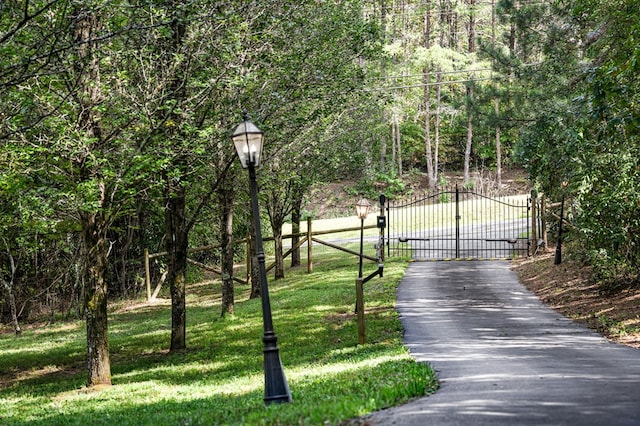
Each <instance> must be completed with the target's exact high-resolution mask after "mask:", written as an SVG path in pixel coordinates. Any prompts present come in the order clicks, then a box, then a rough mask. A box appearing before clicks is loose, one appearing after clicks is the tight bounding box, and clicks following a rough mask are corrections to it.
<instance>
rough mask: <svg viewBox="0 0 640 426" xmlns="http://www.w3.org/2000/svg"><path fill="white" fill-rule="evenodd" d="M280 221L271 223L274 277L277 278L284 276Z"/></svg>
mask: <svg viewBox="0 0 640 426" xmlns="http://www.w3.org/2000/svg"><path fill="white" fill-rule="evenodd" d="M282 225H283V223H282V221H277V222H276V223H272V226H271V230H272V231H273V243H274V250H275V256H276V267H275V275H274V278H275V279H276V280H279V279H281V278H284V257H283V256H282V254H283V253H282Z"/></svg>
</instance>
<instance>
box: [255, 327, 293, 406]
mask: <svg viewBox="0 0 640 426" xmlns="http://www.w3.org/2000/svg"><path fill="white" fill-rule="evenodd" d="M262 341H263V342H264V351H263V352H264V403H265V404H267V405H269V404H281V403H285V402H291V401H292V398H291V391H290V390H289V383H288V382H287V377H286V376H285V374H284V368H283V367H282V361H281V360H280V351H279V350H278V346H277V345H276V341H277V338H276V336H275V334H270V333H267V334H265V335H264V337H263V338H262Z"/></svg>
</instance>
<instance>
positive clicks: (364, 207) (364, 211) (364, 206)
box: [356, 198, 371, 278]
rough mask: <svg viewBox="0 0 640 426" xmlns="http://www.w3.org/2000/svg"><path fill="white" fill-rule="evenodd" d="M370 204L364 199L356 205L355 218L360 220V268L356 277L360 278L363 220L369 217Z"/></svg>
mask: <svg viewBox="0 0 640 426" xmlns="http://www.w3.org/2000/svg"><path fill="white" fill-rule="evenodd" d="M369 209H371V203H369V200H367V199H366V198H362V199H361V200H360V201H358V202H357V203H356V216H358V218H359V219H360V266H359V269H358V277H359V278H362V245H363V240H364V220H365V219H366V218H367V216H368V215H369Z"/></svg>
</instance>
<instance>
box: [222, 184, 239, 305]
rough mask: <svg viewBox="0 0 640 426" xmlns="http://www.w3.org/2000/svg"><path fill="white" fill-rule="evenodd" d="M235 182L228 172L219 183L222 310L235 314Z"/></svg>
mask: <svg viewBox="0 0 640 426" xmlns="http://www.w3.org/2000/svg"><path fill="white" fill-rule="evenodd" d="M233 195H234V191H233V182H231V179H230V176H229V175H228V174H227V175H226V176H224V178H223V181H221V182H220V184H219V185H218V202H219V204H220V237H221V240H220V243H221V246H222V312H221V316H225V315H226V314H230V315H233V313H234V309H235V300H234V294H233V292H234V285H233Z"/></svg>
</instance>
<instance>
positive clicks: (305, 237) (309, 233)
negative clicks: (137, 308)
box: [144, 219, 378, 300]
mask: <svg viewBox="0 0 640 426" xmlns="http://www.w3.org/2000/svg"><path fill="white" fill-rule="evenodd" d="M376 228H377V226H376V225H366V226H364V229H376ZM359 230H360V227H359V226H358V227H348V228H338V229H330V230H321V231H314V230H313V223H312V220H311V219H307V230H306V231H305V232H298V233H292V234H285V235H283V236H282V239H283V240H287V239H292V238H295V237H297V238H300V241H298V243H297V244H295V245H294V246H292V247H291V248H290V249H289V250H287V251H286V252H285V253H284V254H283V258H285V259H286V258H287V257H288V256H290V255H291V253H293V252H294V250H297V249H300V248H301V247H302V246H303V245H304V244H305V243H306V244H307V273H309V274H310V273H311V272H313V243H317V244H321V245H324V246H327V247H330V248H332V249H336V250H340V251H343V252H345V253H349V254H352V255H355V256H360V253H357V252H355V251H353V250H350V249H348V248H346V247H342V246H340V245H338V244H334V243H331V242H328V241H324V240H320V239H318V238H315V236H318V235H329V234H340V233H344V232H353V231H359ZM273 240H274V238H273V237H265V238H263V241H265V242H267V241H273ZM234 244H244V245H245V247H246V249H245V253H246V255H245V262H246V273H245V277H244V279H242V278H239V277H237V276H235V275H234V276H233V280H234V281H236V282H237V283H240V284H245V285H246V284H248V283H249V282H250V280H251V256H250V244H251V237H245V238H242V239H239V240H236V241H234ZM221 247H222V246H221V245H220V244H213V245H206V246H201V247H192V248H189V249H188V250H187V253H189V254H191V253H198V252H203V251H209V250H216V249H220V248H221ZM167 254H168V253H167V252H166V251H164V252H158V253H149V250H148V249H145V250H144V269H145V286H146V291H147V300H153V299H155V298H156V297H157V295H158V293H159V292H160V289H161V287H162V285H163V284H164V281H165V279H166V272H165V273H163V274H162V275H161V276H160V279H159V280H158V283H157V284H156V285H155V288H154V290H153V292H152V291H151V288H152V283H151V265H150V261H151V260H153V259H156V258H160V257H163V256H167ZM362 258H363V259H367V260H370V261H372V262H378V259H377V258H375V257H372V256H367V255H364V254H363V255H362ZM187 262H188V263H189V264H191V265H194V266H197V267H198V268H201V269H203V270H205V271H208V272H213V273H215V274H217V275H220V276H221V275H222V271H221V269H220V268H219V267H216V266H210V265H206V264H204V263H202V262H198V261H196V260H193V259H189V258H187ZM275 266H276V263H275V262H273V263H271V264H270V265H268V266H267V268H266V269H267V272H269V271H270V270H271V269H273V268H274V267H275Z"/></svg>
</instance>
